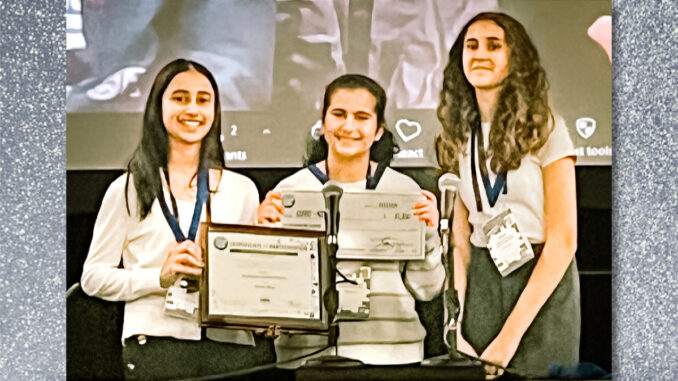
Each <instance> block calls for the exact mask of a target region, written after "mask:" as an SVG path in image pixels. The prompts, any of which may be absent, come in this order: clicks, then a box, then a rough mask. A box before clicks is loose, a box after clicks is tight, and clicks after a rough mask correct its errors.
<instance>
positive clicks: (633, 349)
mask: <svg viewBox="0 0 678 381" xmlns="http://www.w3.org/2000/svg"><path fill="white" fill-rule="evenodd" d="M612 16H613V53H612V54H613V64H614V67H613V110H612V112H613V146H614V153H613V170H612V173H613V175H612V176H613V179H612V180H613V197H614V203H613V208H614V209H613V212H612V213H613V214H612V219H613V237H612V242H613V278H612V279H613V285H612V286H613V306H614V313H613V353H614V356H613V378H614V379H615V380H674V379H676V378H677V377H678V278H677V277H676V275H677V274H678V261H677V258H678V256H677V255H676V254H678V250H676V243H678V234H677V231H678V228H677V225H676V223H677V221H676V217H677V215H678V198H677V196H676V194H677V193H678V181H677V180H676V176H678V171H677V170H676V163H677V162H678V160H676V159H677V156H678V155H677V148H678V137H677V136H678V128H677V125H676V123H677V122H678V121H677V119H676V118H677V111H678V108H677V106H676V105H677V104H678V103H677V102H678V101H677V96H678V94H677V93H676V89H677V88H678V64H677V62H678V61H677V59H676V57H678V24H677V23H676V20H678V2H676V1H674V0H665V1H643V2H630V1H615V2H613V15H612Z"/></svg>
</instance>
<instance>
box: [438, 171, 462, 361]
mask: <svg viewBox="0 0 678 381" xmlns="http://www.w3.org/2000/svg"><path fill="white" fill-rule="evenodd" d="M459 182H460V180H459V177H458V176H457V175H455V174H452V173H449V172H448V173H444V174H443V175H442V176H440V178H439V179H438V189H440V236H441V239H442V244H443V245H442V246H443V247H442V249H443V250H442V261H443V266H444V267H445V275H446V283H447V284H446V286H445V291H444V297H443V309H444V318H443V319H444V327H443V342H444V343H445V345H446V346H447V349H448V355H449V358H450V360H454V361H456V360H461V359H463V356H462V355H461V354H460V353H459V352H457V330H456V326H457V318H458V315H459V299H458V297H457V290H455V289H454V279H453V278H454V272H453V270H452V266H451V265H452V263H451V261H450V258H449V256H450V253H449V247H450V242H449V241H450V219H451V218H452V209H453V208H454V194H455V193H456V192H457V188H458V187H459Z"/></svg>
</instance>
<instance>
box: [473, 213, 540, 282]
mask: <svg viewBox="0 0 678 381" xmlns="http://www.w3.org/2000/svg"><path fill="white" fill-rule="evenodd" d="M483 232H484V233H485V236H486V237H487V248H488V249H489V250H490V257H491V258H492V261H493V262H494V265H495V266H496V267H497V270H499V273H500V274H501V276H502V277H505V276H507V275H509V274H510V273H512V272H513V271H515V270H517V269H518V268H520V267H521V266H522V265H524V264H525V263H527V262H528V261H529V260H530V259H532V258H534V252H533V251H532V245H531V244H530V242H529V241H528V240H527V238H525V236H523V235H522V234H521V233H520V230H519V229H518V225H517V224H516V222H515V218H514V217H513V213H512V212H511V210H510V209H507V210H505V211H503V212H501V213H500V214H498V215H497V216H495V217H493V218H492V219H490V220H489V221H487V222H486V223H485V224H484V225H483Z"/></svg>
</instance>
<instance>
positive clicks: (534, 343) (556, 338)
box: [461, 246, 581, 377]
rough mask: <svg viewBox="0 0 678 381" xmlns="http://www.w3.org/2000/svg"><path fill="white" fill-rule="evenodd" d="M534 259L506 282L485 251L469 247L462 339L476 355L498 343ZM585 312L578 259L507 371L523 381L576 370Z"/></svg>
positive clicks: (538, 316)
mask: <svg viewBox="0 0 678 381" xmlns="http://www.w3.org/2000/svg"><path fill="white" fill-rule="evenodd" d="M541 248H542V247H540V246H537V247H535V258H534V259H533V260H531V261H529V262H527V263H526V264H524V265H523V266H522V267H521V268H519V269H517V270H515V271H514V272H512V273H511V274H509V275H507V276H506V277H502V276H501V274H500V273H499V271H498V270H497V268H496V267H495V265H494V262H492V259H491V257H490V253H489V251H488V250H487V249H484V248H478V247H475V246H471V258H470V263H469V267H468V276H467V286H466V299H465V305H464V316H463V317H462V322H461V324H462V331H461V332H462V335H463V336H464V338H465V339H466V340H467V341H468V342H469V344H471V346H473V349H475V350H476V352H477V353H478V355H481V354H482V353H483V351H484V350H485V348H487V346H488V345H489V344H490V343H491V342H492V340H494V338H495V337H496V336H497V334H498V333H499V331H500V330H501V329H502V327H503V326H504V322H505V321H506V319H507V318H508V315H509V314H510V313H511V311H513V308H514V307H515V304H516V302H517V301H518V298H519V297H520V294H521V293H522V292H523V289H524V288H525V285H526V284H527V281H528V279H529V277H530V275H531V274H532V270H533V269H534V265H535V263H536V262H537V258H538V256H539V254H540V253H541ZM580 330H581V307H580V300H579V274H578V272H577V265H576V262H575V261H574V260H572V263H571V264H570V267H569V268H568V269H567V272H566V273H565V275H564V276H563V279H562V280H561V281H560V283H559V284H558V287H556V289H555V290H554V291H553V293H552V294H551V296H550V297H549V299H548V300H547V301H546V303H545V304H544V306H543V307H542V308H541V310H540V311H539V313H538V314H537V316H536V317H535V319H534V321H533V322H532V324H531V325H530V328H528V330H527V332H525V335H523V338H522V340H521V341H520V345H519V346H518V350H517V351H516V354H515V355H514V356H513V359H512V360H511V362H510V363H509V368H510V369H509V371H510V372H513V373H515V374H518V375H521V376H530V377H547V376H548V366H549V364H551V363H553V362H556V363H559V364H561V365H565V366H568V365H573V364H574V363H577V362H578V361H579V336H580Z"/></svg>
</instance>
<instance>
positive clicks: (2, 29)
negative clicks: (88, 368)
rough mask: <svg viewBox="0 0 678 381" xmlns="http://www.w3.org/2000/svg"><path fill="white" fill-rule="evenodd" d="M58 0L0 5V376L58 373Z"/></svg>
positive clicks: (61, 363)
mask: <svg viewBox="0 0 678 381" xmlns="http://www.w3.org/2000/svg"><path fill="white" fill-rule="evenodd" d="M64 12H65V2H64V1H28V0H25V1H1V2H0V15H1V16H0V17H1V19H0V41H2V42H1V44H0V61H2V64H1V65H0V110H1V115H2V116H1V121H2V122H1V125H0V128H2V134H0V189H2V191H1V192H0V216H1V217H0V234H2V240H0V253H1V255H2V260H0V311H2V312H0V347H1V350H0V356H2V357H0V378H1V379H8V380H35V379H38V380H41V379H42V380H53V379H63V378H65V373H66V372H65V357H66V355H65V353H66V350H65V349H66V348H65V343H66V340H65V338H66V329H65V327H66V326H65V315H66V308H65V307H66V303H65V298H64V295H65V287H66V286H65V277H64V274H65V272H64V269H65V262H66V250H65V247H66V229H65V226H64V223H65V221H66V219H65V201H66V199H65V191H66V182H65V117H64V115H65V114H64V106H65V102H64V98H63V96H64V81H65V79H66V76H65V74H66V65H65V63H66V62H65V50H64V48H65V43H64V35H65V19H64Z"/></svg>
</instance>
